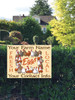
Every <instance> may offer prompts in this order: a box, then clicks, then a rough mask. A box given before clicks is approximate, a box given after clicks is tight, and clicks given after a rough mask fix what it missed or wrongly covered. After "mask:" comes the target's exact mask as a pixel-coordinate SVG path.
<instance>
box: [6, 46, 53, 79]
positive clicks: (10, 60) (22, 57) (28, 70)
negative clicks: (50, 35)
mask: <svg viewBox="0 0 75 100" xmlns="http://www.w3.org/2000/svg"><path fill="white" fill-rule="evenodd" d="M51 73H52V71H51V45H8V46H7V78H51V77H52V75H51Z"/></svg>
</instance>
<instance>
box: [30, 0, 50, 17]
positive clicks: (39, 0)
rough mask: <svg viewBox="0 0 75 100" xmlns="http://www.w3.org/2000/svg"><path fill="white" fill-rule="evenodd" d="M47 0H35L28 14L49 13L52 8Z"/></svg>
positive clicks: (40, 14)
mask: <svg viewBox="0 0 75 100" xmlns="http://www.w3.org/2000/svg"><path fill="white" fill-rule="evenodd" d="M47 2H48V0H36V1H35V4H34V6H33V7H32V8H31V11H30V15H31V16H33V15H39V16H42V15H51V14H52V9H51V8H50V6H49V5H48V3H47Z"/></svg>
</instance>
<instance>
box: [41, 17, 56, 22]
mask: <svg viewBox="0 0 75 100" xmlns="http://www.w3.org/2000/svg"><path fill="white" fill-rule="evenodd" d="M53 18H55V17H54V16H40V19H41V24H48V22H50V21H51V20H52V19H53Z"/></svg>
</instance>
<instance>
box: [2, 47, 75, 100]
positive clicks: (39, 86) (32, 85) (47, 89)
mask: <svg viewBox="0 0 75 100" xmlns="http://www.w3.org/2000/svg"><path fill="white" fill-rule="evenodd" d="M0 58H1V60H0V84H1V85H0V95H4V94H8V93H10V91H11V90H12V89H13V87H15V88H16V91H19V93H21V91H20V87H21V88H22V93H23V94H24V95H26V96H27V97H36V98H37V97H38V98H39V99H40V100H74V73H75V70H74V68H75V48H64V47H56V46H55V47H53V48H52V79H7V78H6V75H7V53H6V47H5V46H0ZM16 82H17V85H16V86H15V83H16ZM14 93H15V92H14Z"/></svg>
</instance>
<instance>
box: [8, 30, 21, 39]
mask: <svg viewBox="0 0 75 100" xmlns="http://www.w3.org/2000/svg"><path fill="white" fill-rule="evenodd" d="M9 37H16V38H18V39H20V40H21V41H22V34H21V32H19V31H11V32H10V34H9Z"/></svg>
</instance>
